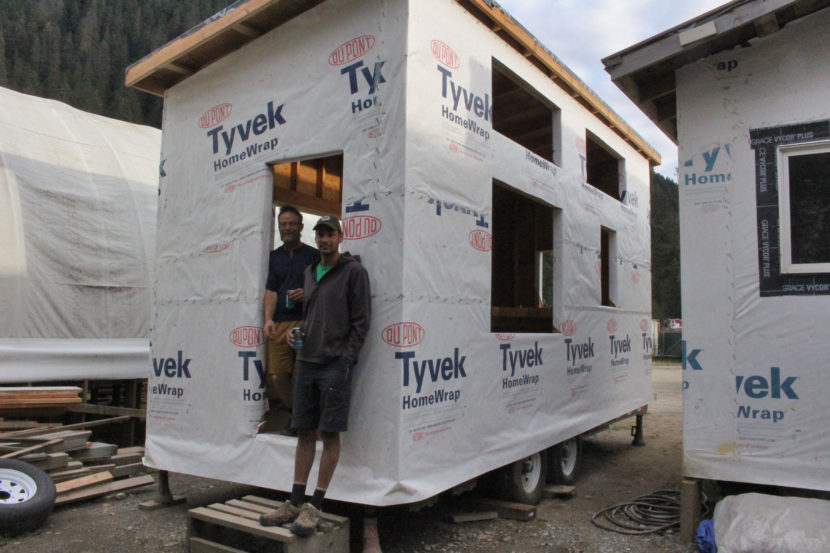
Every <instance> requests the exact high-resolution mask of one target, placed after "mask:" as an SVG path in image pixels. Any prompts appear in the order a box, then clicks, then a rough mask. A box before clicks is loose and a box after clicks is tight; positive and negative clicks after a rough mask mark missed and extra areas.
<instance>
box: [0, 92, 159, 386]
mask: <svg viewBox="0 0 830 553" xmlns="http://www.w3.org/2000/svg"><path fill="white" fill-rule="evenodd" d="M160 145H161V133H160V132H159V131H158V130H157V129H153V128H151V127H145V126H139V125H134V124H130V123H125V122H122V121H116V120H114V119H108V118H105V117H101V116H98V115H93V114H90V113H85V112H82V111H79V110H77V109H74V108H71V107H69V106H67V105H66V104H62V103H60V102H56V101H52V100H45V99H42V98H37V97H33V96H27V95H25V94H20V93H17V92H14V91H11V90H7V89H0V236H2V237H3V238H2V239H0V313H2V316H1V317H0V381H2V382H30V381H44V380H56V379H85V378H102V379H106V378H144V377H146V376H147V373H148V367H149V333H150V332H149V328H150V324H149V322H150V304H151V289H150V286H151V281H152V279H151V274H152V258H153V252H154V242H155V214H156V203H157V189H158V167H159V163H158V160H159V150H160Z"/></svg>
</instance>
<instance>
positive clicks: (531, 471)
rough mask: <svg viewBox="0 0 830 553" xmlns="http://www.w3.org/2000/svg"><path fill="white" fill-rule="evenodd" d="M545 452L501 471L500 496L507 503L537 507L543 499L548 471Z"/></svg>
mask: <svg viewBox="0 0 830 553" xmlns="http://www.w3.org/2000/svg"><path fill="white" fill-rule="evenodd" d="M544 453H545V452H544V451H540V452H538V453H534V454H533V455H531V456H530V457H525V458H524V459H519V460H518V461H516V462H515V463H510V464H509V465H507V466H505V467H502V468H501V469H500V470H499V475H498V476H499V480H500V485H499V495H501V496H502V497H503V498H504V499H506V500H507V501H515V502H517V503H526V504H529V505H536V504H537V503H539V500H541V499H542V491H543V489H544V487H545V482H546V480H545V477H546V476H547V471H548V460H547V455H545V454H544Z"/></svg>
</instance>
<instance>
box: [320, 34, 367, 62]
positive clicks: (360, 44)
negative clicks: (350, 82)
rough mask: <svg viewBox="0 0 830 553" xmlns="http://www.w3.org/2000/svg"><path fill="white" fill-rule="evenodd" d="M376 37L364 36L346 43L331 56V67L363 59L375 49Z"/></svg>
mask: <svg viewBox="0 0 830 553" xmlns="http://www.w3.org/2000/svg"><path fill="white" fill-rule="evenodd" d="M374 46H375V37H373V36H372V35H363V36H359V37H357V38H353V39H351V40H349V41H346V42H344V43H343V44H341V45H340V46H338V47H337V48H335V49H334V50H333V51H332V53H331V54H329V65H333V66H338V65H345V64H347V63H349V62H350V61H354V60H356V59H358V58H361V57H363V56H364V55H365V54H366V52H368V51H369V50H371V49H372V48H374Z"/></svg>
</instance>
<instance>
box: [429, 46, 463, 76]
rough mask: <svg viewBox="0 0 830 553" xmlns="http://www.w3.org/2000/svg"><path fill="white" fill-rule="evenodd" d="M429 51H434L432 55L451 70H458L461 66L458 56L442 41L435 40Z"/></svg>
mask: <svg viewBox="0 0 830 553" xmlns="http://www.w3.org/2000/svg"><path fill="white" fill-rule="evenodd" d="M429 49H430V50H432V55H433V56H435V59H437V60H438V61H440V62H441V63H442V64H444V65H446V66H447V67H449V68H450V69H458V66H459V65H461V60H460V58H459V57H458V54H456V53H455V50H453V49H452V48H450V46H449V45H448V44H445V43H443V42H441V41H440V40H433V41H432V42H430V43H429Z"/></svg>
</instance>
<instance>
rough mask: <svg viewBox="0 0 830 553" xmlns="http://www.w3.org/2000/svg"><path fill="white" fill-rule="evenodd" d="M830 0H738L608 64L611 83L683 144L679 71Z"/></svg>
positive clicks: (613, 57)
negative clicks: (679, 120) (679, 127)
mask: <svg viewBox="0 0 830 553" xmlns="http://www.w3.org/2000/svg"><path fill="white" fill-rule="evenodd" d="M828 6H830V0H734V1H733V2H729V3H728V4H724V5H723V6H720V7H719V8H715V9H714V10H711V11H709V12H706V13H704V14H702V15H700V16H698V17H696V18H694V19H691V20H689V21H686V22H685V23H681V24H680V25H678V26H676V27H673V28H671V29H669V30H667V31H664V32H662V33H660V34H658V35H655V36H653V37H651V38H649V39H646V40H644V41H643V42H640V43H638V44H635V45H634V46H631V47H629V48H626V49H625V50H622V51H620V52H617V53H616V54H612V55H610V56H608V57H607V58H604V59H603V60H602V63H603V64H604V65H605V71H607V72H608V73H609V74H610V75H611V80H612V81H614V83H615V84H616V85H617V86H618V87H619V88H620V89H621V90H622V91H623V92H624V93H625V94H626V95H627V96H628V97H629V98H631V100H632V101H633V102H634V103H635V104H637V106H638V107H639V108H640V109H641V110H642V111H643V113H645V114H646V115H647V116H648V117H649V118H650V119H651V120H652V121H654V123H655V124H656V125H657V126H658V127H660V129H662V130H663V132H664V133H666V135H667V136H668V137H669V138H671V139H672V140H673V141H674V142H675V144H676V143H677V94H676V84H675V71H676V70H677V69H679V68H680V67H683V66H684V65H688V64H690V63H692V62H694V61H697V60H699V59H701V58H704V57H706V56H710V55H712V54H716V53H718V52H721V51H723V50H728V49H731V48H735V47H749V46H751V44H750V41H751V40H753V39H756V38H763V37H765V36H768V35H771V34H773V33H775V32H778V31H779V30H780V29H781V28H783V27H784V26H785V25H786V24H787V23H789V22H791V21H794V20H796V19H799V18H802V17H804V16H806V15H809V14H811V13H814V12H816V11H818V10H821V9H824V8H826V7H828Z"/></svg>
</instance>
